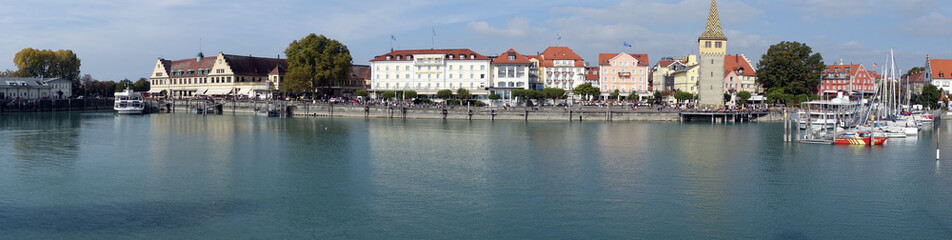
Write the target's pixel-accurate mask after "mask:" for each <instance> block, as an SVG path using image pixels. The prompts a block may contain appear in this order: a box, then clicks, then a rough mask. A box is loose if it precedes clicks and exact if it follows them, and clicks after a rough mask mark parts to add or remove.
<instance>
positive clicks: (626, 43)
mask: <svg viewBox="0 0 952 240" xmlns="http://www.w3.org/2000/svg"><path fill="white" fill-rule="evenodd" d="M623 44H625V47H631V44H628V42H623Z"/></svg>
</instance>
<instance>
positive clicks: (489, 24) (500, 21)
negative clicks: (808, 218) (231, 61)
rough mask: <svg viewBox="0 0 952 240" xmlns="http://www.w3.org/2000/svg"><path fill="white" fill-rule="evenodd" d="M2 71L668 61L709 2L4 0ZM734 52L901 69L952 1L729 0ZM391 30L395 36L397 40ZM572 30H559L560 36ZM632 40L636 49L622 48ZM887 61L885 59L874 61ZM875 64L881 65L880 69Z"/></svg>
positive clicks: (918, 55) (944, 38)
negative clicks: (25, 52)
mask: <svg viewBox="0 0 952 240" xmlns="http://www.w3.org/2000/svg"><path fill="white" fill-rule="evenodd" d="M0 1H2V3H0V32H2V33H3V36H2V37H0V71H2V70H5V69H11V70H15V69H16V66H15V65H14V64H13V57H14V55H15V54H16V53H17V52H18V51H20V50H21V49H24V48H36V49H53V50H57V49H70V50H72V51H73V52H75V53H76V54H77V55H78V56H79V58H80V59H81V61H82V67H81V69H80V70H81V72H82V74H90V75H92V77H93V78H95V79H98V80H121V79H124V78H128V79H133V80H135V79H138V78H141V77H148V76H149V75H150V74H151V71H152V67H153V66H154V64H155V61H156V59H158V58H164V59H184V58H193V57H195V55H196V54H197V53H198V52H199V51H201V52H204V54H205V55H206V56H212V55H215V54H217V53H218V52H219V51H221V52H224V53H227V54H235V55H254V56H264V57H277V56H279V55H280V56H282V57H283V56H284V54H283V52H284V49H285V48H287V46H288V44H289V43H291V41H294V40H298V39H301V38H303V37H305V36H307V35H308V34H310V33H316V34H320V35H324V36H327V37H329V38H332V39H336V40H338V41H340V42H342V43H343V44H345V45H347V46H348V48H349V50H350V52H351V55H352V56H353V58H354V62H353V63H354V64H369V60H370V59H372V58H373V57H374V56H378V55H383V54H386V53H387V52H389V51H390V48H391V47H393V48H396V49H430V48H438V49H439V48H469V49H472V50H474V51H476V52H478V53H480V54H483V55H498V54H501V53H503V52H505V51H506V50H508V49H510V48H513V49H515V50H516V51H519V52H520V53H523V54H535V53H537V52H541V51H543V50H545V48H546V47H548V46H567V47H570V48H572V49H573V50H575V52H576V53H578V54H579V55H581V56H582V57H583V58H584V59H585V60H586V61H588V62H592V64H596V63H595V62H597V60H595V59H597V56H598V53H617V52H622V51H624V52H628V53H647V54H648V55H649V57H650V61H651V65H654V64H656V63H657V61H658V59H659V58H660V57H665V56H685V55H688V54H693V53H696V52H697V37H698V36H699V35H700V34H701V33H702V32H703V31H704V27H705V23H706V20H707V13H708V10H709V7H710V0H621V1H619V0H615V1H602V0H588V1H576V0H546V1H534V0H526V1H496V0H483V1H453V0H404V1H384V0H362V1H322V0H318V1H312V0H269V1H258V0H255V1H248V0H158V1H156V0H149V1H142V0H128V1H114V0H31V1H16V0H0ZM717 4H718V11H719V12H720V18H721V22H722V26H723V28H724V30H725V33H726V35H727V37H728V39H729V40H728V48H727V52H728V54H744V55H745V56H747V57H748V58H750V60H751V61H753V63H754V64H755V65H756V63H757V62H758V61H760V58H761V56H762V55H763V54H764V53H766V51H767V49H768V48H769V47H770V45H773V44H776V43H779V42H781V41H796V42H801V43H805V44H807V45H808V46H810V47H812V48H813V51H814V52H818V53H820V54H821V55H822V56H823V59H824V61H825V62H826V63H827V64H834V63H839V62H840V61H843V62H844V63H862V64H865V65H866V67H867V68H870V69H871V70H880V69H879V68H881V66H882V65H884V63H886V61H887V60H886V59H887V57H888V53H889V51H890V49H895V57H896V63H897V65H898V67H899V68H901V69H908V68H911V67H914V66H922V65H924V64H925V62H926V60H925V59H926V55H929V56H931V57H932V58H952V2H950V1H944V0H721V1H718V2H717ZM391 36H393V37H394V38H396V39H397V40H396V41H393V40H392V38H391ZM557 36H561V39H557ZM625 42H627V43H629V44H631V45H632V47H625V46H624V45H623V44H624V43H625ZM874 63H876V64H879V65H880V67H872V65H873V64H874ZM874 68H875V69H874Z"/></svg>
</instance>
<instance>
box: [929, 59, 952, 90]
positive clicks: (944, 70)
mask: <svg viewBox="0 0 952 240" xmlns="http://www.w3.org/2000/svg"><path fill="white" fill-rule="evenodd" d="M925 73H926V76H925V82H926V83H927V84H929V83H931V84H932V85H935V86H936V87H938V88H939V91H942V92H944V93H949V92H950V91H952V59H933V58H929V57H928V56H927V57H926V70H925Z"/></svg>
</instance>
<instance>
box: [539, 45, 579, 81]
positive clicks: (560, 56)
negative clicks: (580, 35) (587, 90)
mask: <svg viewBox="0 0 952 240" xmlns="http://www.w3.org/2000/svg"><path fill="white" fill-rule="evenodd" d="M539 57H540V58H541V59H542V66H541V67H540V70H539V71H541V72H542V73H541V79H542V81H543V82H544V84H545V87H546V88H561V89H564V90H565V91H566V92H571V91H572V90H574V89H575V87H578V86H579V85H582V84H584V83H585V62H584V60H583V59H582V57H581V56H579V55H578V54H575V52H573V51H572V49H570V48H568V47H548V48H546V49H545V51H543V52H542V54H541V55H540V56H539Z"/></svg>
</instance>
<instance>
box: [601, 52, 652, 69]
mask: <svg viewBox="0 0 952 240" xmlns="http://www.w3.org/2000/svg"><path fill="white" fill-rule="evenodd" d="M619 54H620V53H599V54H598V65H599V66H606V65H611V64H609V62H611V60H612V58H615V57H616V56H618V55H619ZM628 55H631V57H633V58H635V59H636V60H638V66H648V54H643V53H629V54H628Z"/></svg>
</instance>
